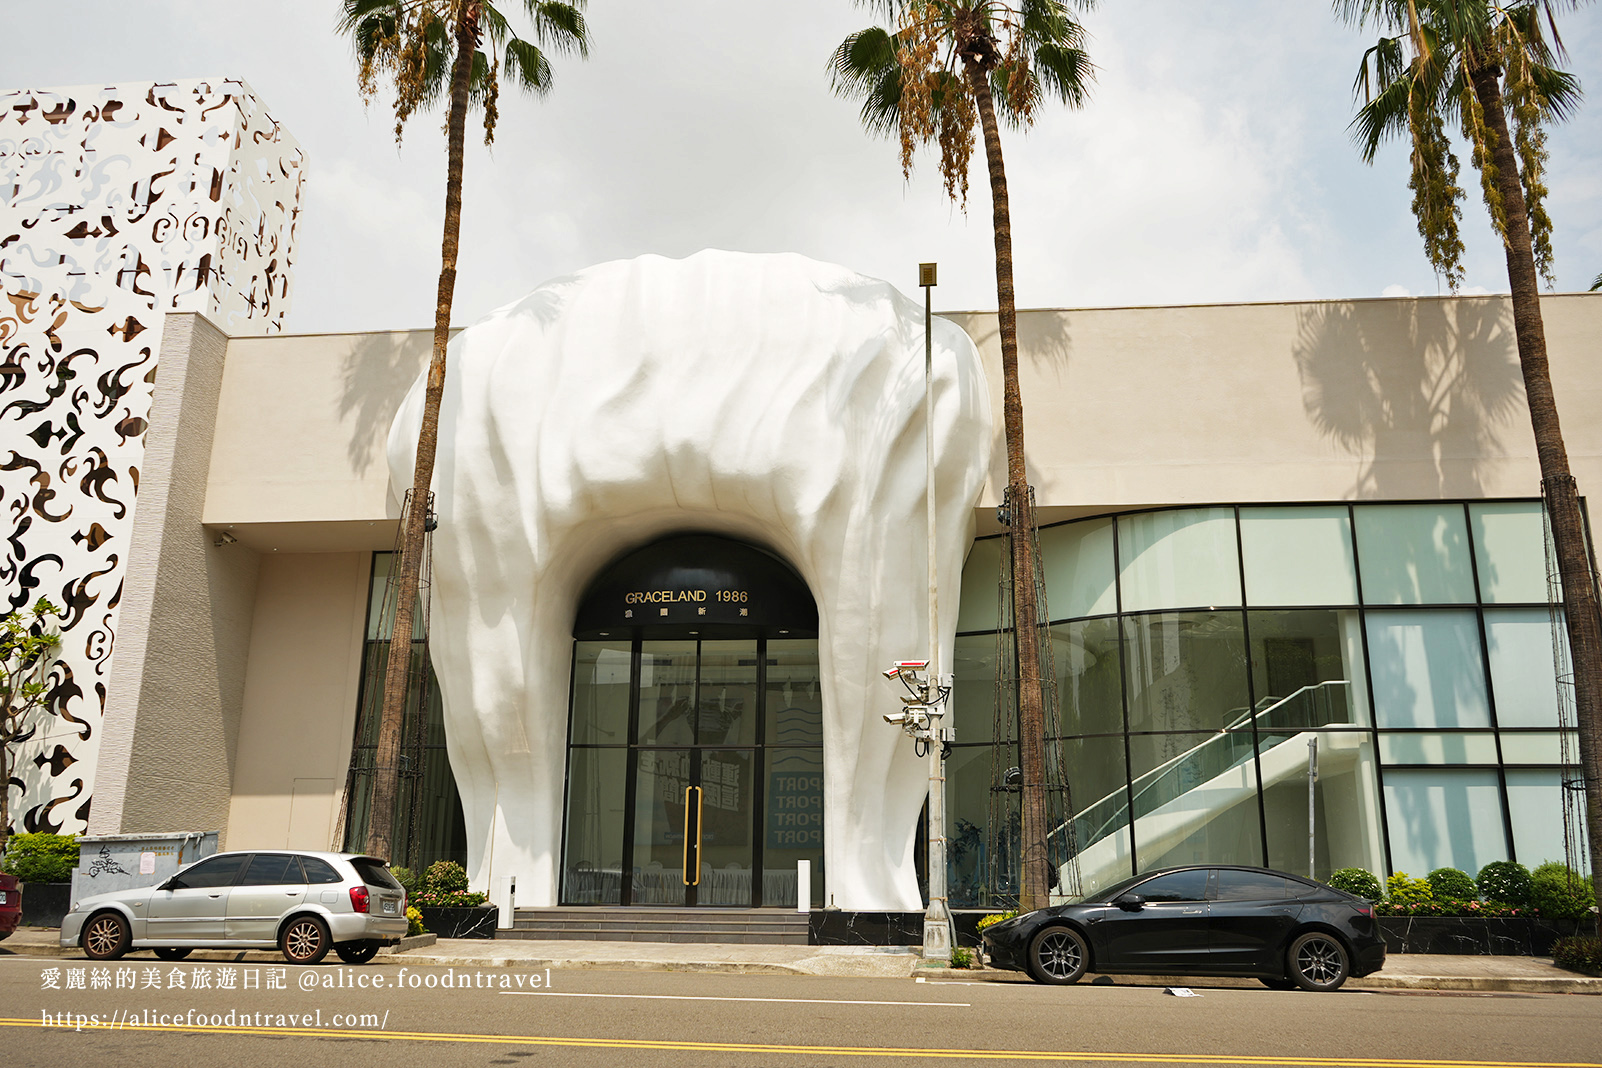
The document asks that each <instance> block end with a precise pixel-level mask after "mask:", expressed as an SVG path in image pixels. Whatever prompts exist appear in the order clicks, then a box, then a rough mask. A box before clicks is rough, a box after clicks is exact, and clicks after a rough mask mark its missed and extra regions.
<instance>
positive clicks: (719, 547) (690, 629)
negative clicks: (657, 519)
mask: <svg viewBox="0 0 1602 1068" xmlns="http://www.w3.org/2000/svg"><path fill="white" fill-rule="evenodd" d="M817 628H818V611H817V605H816V603H815V602H814V601H813V598H812V594H811V592H810V591H809V590H808V589H807V587H806V583H805V582H803V581H802V580H801V578H800V576H798V575H797V574H796V573H795V571H794V570H792V569H791V568H790V567H789V565H787V564H785V563H784V562H783V561H782V560H780V559H779V558H778V557H776V556H773V555H772V554H770V553H768V552H766V551H764V550H762V549H759V548H757V547H755V546H752V545H748V544H745V543H743V542H737V541H733V540H730V539H728V538H722V537H715V536H712V535H705V534H688V535H678V536H674V537H670V538H666V539H663V540H661V541H657V542H654V543H652V544H650V545H647V546H645V547H644V548H642V549H638V550H635V551H634V552H631V553H629V554H628V555H626V556H624V557H622V558H621V559H619V560H617V561H615V562H614V563H612V564H611V565H610V566H609V567H607V568H605V569H604V570H603V571H602V572H601V574H600V576H599V577H598V578H597V579H596V580H595V581H594V582H593V583H592V584H591V585H590V588H589V589H588V590H587V591H586V592H585V594H584V596H583V598H582V599H581V601H580V604H579V610H578V618H577V622H576V623H575V625H574V630H573V639H574V640H573V674H572V679H573V681H572V686H571V688H570V701H569V720H568V761H567V769H568V771H567V787H566V815H565V820H564V828H563V847H562V858H563V860H562V884H561V889H560V894H561V898H560V900H561V901H562V903H564V904H572V905H580V904H593V905H654V906H658V907H661V906H670V907H682V906H724V907H734V908H755V907H760V906H764V905H767V906H790V907H793V906H794V905H795V903H796V899H797V893H798V889H799V886H798V875H797V873H798V869H799V862H800V861H802V860H806V861H809V862H810V865H811V879H810V886H811V894H810V897H811V899H812V900H814V901H817V900H821V899H822V891H823V720H822V713H823V706H822V697H821V685H820V682H821V680H820V675H819V670H818V643H817Z"/></svg>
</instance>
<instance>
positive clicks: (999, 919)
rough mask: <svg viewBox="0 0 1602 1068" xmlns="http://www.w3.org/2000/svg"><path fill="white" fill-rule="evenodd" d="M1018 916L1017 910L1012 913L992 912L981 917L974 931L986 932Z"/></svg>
mask: <svg viewBox="0 0 1602 1068" xmlns="http://www.w3.org/2000/svg"><path fill="white" fill-rule="evenodd" d="M1016 915H1018V910H1017V909H1013V910H1012V911H1011V912H992V913H991V914H990V915H988V916H981V917H979V922H978V923H976V924H974V925H973V926H974V930H976V931H981V932H982V931H985V930H987V929H989V928H991V927H994V926H995V925H996V924H998V923H1003V922H1005V921H1007V920H1010V919H1012V918H1013V917H1014V916H1016Z"/></svg>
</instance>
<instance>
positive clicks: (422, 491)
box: [339, 0, 589, 858]
mask: <svg viewBox="0 0 1602 1068" xmlns="http://www.w3.org/2000/svg"><path fill="white" fill-rule="evenodd" d="M521 6H522V8H523V10H524V13H525V14H526V15H527V16H528V18H529V20H530V22H531V23H532V24H533V27H534V40H533V41H527V40H524V39H522V38H521V37H519V36H517V34H515V33H513V32H512V28H511V24H510V23H509V22H508V21H507V19H506V17H505V16H504V15H502V14H501V12H500V11H499V10H497V9H496V7H495V6H494V5H493V4H491V3H488V2H486V0H341V10H340V18H339V32H340V33H343V34H348V35H349V36H350V37H351V39H352V42H353V44H354V46H355V50H356V59H357V63H358V66H359V72H360V73H359V79H360V85H361V92H362V97H363V99H364V100H366V101H367V102H368V103H371V102H372V100H373V98H374V96H375V95H376V94H377V92H378V82H379V80H380V79H381V78H382V79H384V80H386V81H389V82H391V83H392V84H393V87H394V91H395V140H396V142H397V143H399V141H400V139H401V134H402V132H403V131H404V129H405V126H406V120H407V119H409V118H410V117H411V116H412V114H413V113H414V112H416V111H418V110H422V109H426V108H428V107H430V106H431V105H433V104H435V103H437V102H438V101H439V99H440V97H441V96H442V95H447V94H448V110H447V112H446V124H445V125H446V144H447V149H446V160H447V162H446V171H445V232H444V237H443V239H442V240H441V242H440V270H439V289H438V294H437V297H436V300H435V306H434V351H433V356H432V358H431V359H430V361H429V365H428V384H427V388H426V391H425V392H424V394H423V425H422V430H421V433H420V434H419V436H418V441H417V466H416V469H415V472H414V474H413V477H412V491H411V501H412V504H411V507H410V508H409V509H407V510H406V512H405V517H406V518H405V529H404V531H403V533H402V538H401V552H400V560H399V562H398V566H397V568H396V570H395V577H394V582H395V590H396V598H395V606H396V607H395V623H394V629H393V631H392V632H391V646H392V648H391V653H390V656H389V659H388V662H387V664H386V668H385V672H384V703H383V708H382V711H381V713H380V718H379V728H378V746H377V752H376V754H375V757H374V764H375V769H374V778H373V797H372V804H371V806H370V812H371V816H370V820H369V824H368V828H367V841H366V845H365V849H366V851H367V852H369V853H372V854H374V855H376V856H380V857H386V858H387V857H388V856H389V855H390V852H391V850H392V848H393V845H394V841H393V835H394V817H395V797H396V794H397V792H398V788H399V780H400V770H399V763H400V741H401V724H402V719H403V715H404V712H405V707H406V691H407V683H408V676H409V668H410V666H411V656H410V655H406V654H403V655H398V656H397V655H395V651H394V649H393V645H394V643H395V642H397V641H404V642H406V643H407V650H408V653H409V646H410V640H409V639H410V636H411V634H412V627H413V616H414V614H415V609H416V603H417V581H418V573H419V570H420V567H421V563H422V555H423V532H424V524H425V520H426V519H427V515H428V504H427V502H428V495H429V485H430V483H431V482H432V481H433V478H434V453H435V450H436V447H437V445H438V441H439V404H440V397H441V396H442V394H443V393H444V390H445V343H446V341H447V339H448V336H449V331H450V324H451V300H452V298H453V297H454V295H455V292H456V250H457V245H458V239H459V235H460V231H461V222H462V156H463V146H464V143H465V141H466V135H467V112H468V110H469V108H471V107H473V106H478V107H480V108H482V110H483V118H484V143H485V144H486V145H487V144H490V143H492V142H493V141H494V137H495V121H496V118H497V112H496V100H497V97H498V95H499V85H500V80H501V79H502V78H503V77H504V78H506V79H507V80H509V81H510V82H511V84H513V85H515V86H516V87H518V88H519V89H523V90H525V91H528V92H532V93H534V94H535V95H537V96H544V95H545V94H546V93H547V92H549V91H550V88H551V65H550V61H549V60H548V59H547V58H546V54H545V51H544V50H542V49H548V50H550V51H554V52H558V53H564V54H570V53H575V52H576V53H577V54H578V55H579V56H581V57H583V56H587V55H588V54H589V29H588V27H587V26H586V24H585V21H584V15H583V12H582V10H581V9H582V8H583V6H584V0H570V2H568V3H556V2H553V0H522V5H521ZM486 36H487V37H488V38H489V42H490V45H491V51H490V52H488V53H486V52H485V51H483V50H481V49H480V44H481V42H482V41H483V39H484V38H485V37H486ZM494 53H499V54H498V55H495V54H494ZM403 636H404V637H403ZM425 670H426V667H425Z"/></svg>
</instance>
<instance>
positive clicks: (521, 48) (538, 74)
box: [503, 37, 551, 96]
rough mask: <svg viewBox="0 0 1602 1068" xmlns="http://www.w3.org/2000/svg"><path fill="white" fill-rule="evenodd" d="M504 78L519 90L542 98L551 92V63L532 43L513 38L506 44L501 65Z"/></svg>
mask: <svg viewBox="0 0 1602 1068" xmlns="http://www.w3.org/2000/svg"><path fill="white" fill-rule="evenodd" d="M503 66H504V68H505V70H506V77H507V79H508V80H510V81H511V83H512V84H513V85H515V86H517V87H518V88H519V89H523V90H525V91H527V92H531V93H533V94H534V95H535V96H544V95H545V94H546V93H548V92H550V91H551V63H550V60H548V59H546V58H545V53H544V52H542V51H540V49H539V47H538V46H537V45H535V44H534V43H533V42H532V41H525V40H523V39H522V38H521V37H514V38H512V39H511V40H510V41H508V42H506V59H505V62H504V64H503Z"/></svg>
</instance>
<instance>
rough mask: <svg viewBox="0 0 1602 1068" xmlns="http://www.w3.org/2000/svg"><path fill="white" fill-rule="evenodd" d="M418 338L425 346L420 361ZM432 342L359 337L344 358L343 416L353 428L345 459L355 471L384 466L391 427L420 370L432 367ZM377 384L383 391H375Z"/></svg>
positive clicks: (405, 336) (404, 337)
mask: <svg viewBox="0 0 1602 1068" xmlns="http://www.w3.org/2000/svg"><path fill="white" fill-rule="evenodd" d="M419 337H421V344H422V345H423V346H425V347H424V348H423V352H422V356H421V359H420V358H419V353H418V344H419ZM429 337H430V335H428V334H426V333H424V332H423V331H416V332H412V333H404V334H359V335H357V336H356V338H355V344H354V345H352V346H351V349H350V351H349V352H348V353H346V354H345V365H344V367H343V368H341V370H340V397H339V416H340V419H341V420H345V421H349V423H350V424H351V436H350V442H349V443H348V444H347V445H346V446H345V455H346V456H348V457H350V464H351V469H352V470H354V471H365V470H367V469H368V468H369V467H371V466H372V465H373V464H374V463H380V464H382V463H383V460H384V445H385V442H386V441H387V440H388V438H389V424H390V422H391V421H393V420H394V418H395V411H396V409H397V408H399V407H400V402H401V399H402V398H403V397H405V396H406V391H407V390H408V389H410V388H411V385H412V381H413V380H414V379H415V378H416V376H417V373H418V371H419V370H421V369H422V368H423V367H426V366H427V364H428V355H427V353H428V348H427V347H426V346H428V345H429V344H430V342H429ZM379 383H382V386H381V387H379V388H375V386H376V385H378V384H379Z"/></svg>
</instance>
